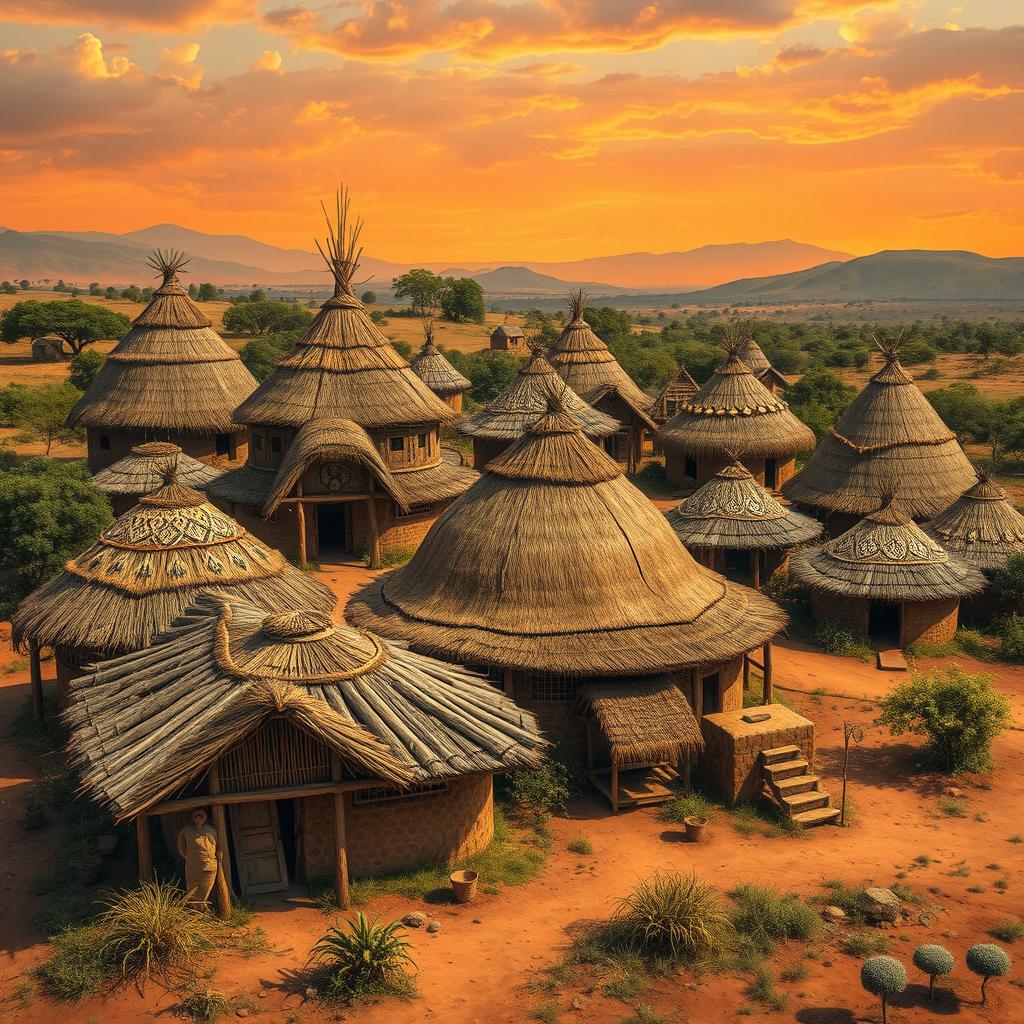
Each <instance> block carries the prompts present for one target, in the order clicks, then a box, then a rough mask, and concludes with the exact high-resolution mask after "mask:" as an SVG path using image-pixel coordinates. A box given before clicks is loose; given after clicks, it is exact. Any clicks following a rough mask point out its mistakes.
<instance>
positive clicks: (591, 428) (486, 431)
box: [458, 352, 619, 441]
mask: <svg viewBox="0 0 1024 1024" xmlns="http://www.w3.org/2000/svg"><path fill="white" fill-rule="evenodd" d="M552 402H557V403H559V404H560V405H561V408H562V409H563V410H564V411H565V412H567V413H568V414H569V415H570V416H571V417H572V418H573V419H574V420H576V422H577V423H579V425H580V426H581V427H582V428H583V433H584V434H586V435H587V437H591V438H602V437H608V436H610V435H611V434H614V433H615V431H616V430H618V429H619V421H618V420H616V419H614V418H613V417H611V416H608V415H606V414H605V413H603V412H598V411H597V410H596V409H592V408H591V407H590V406H589V405H587V403H586V402H584V401H583V399H582V398H580V397H579V395H577V394H576V392H575V391H573V390H572V388H570V387H569V385H568V384H566V383H565V381H564V380H562V378H561V377H559V376H558V374H557V373H555V369H554V367H553V366H552V365H551V364H550V363H549V362H548V361H547V359H545V358H544V355H543V354H542V353H540V352H534V354H533V357H532V358H531V359H530V361H529V362H528V363H527V364H526V365H525V366H524V367H522V369H520V371H519V373H518V374H517V375H516V376H515V377H514V378H513V379H512V381H510V382H509V385H508V387H506V388H505V390H504V391H502V392H501V394H499V395H497V396H496V397H494V398H492V399H491V400H490V401H489V402H488V403H487V404H486V405H485V406H484V408H483V409H482V410H481V411H480V412H475V413H473V414H472V415H471V416H464V417H463V418H462V419H461V420H460V421H459V424H458V429H459V431H460V432H461V433H463V434H468V435H469V436H471V437H485V438H488V439H490V440H495V441H514V440H516V439H517V438H520V437H522V436H523V434H525V433H526V431H527V430H529V428H530V427H532V426H533V425H534V423H536V422H537V420H539V419H540V418H541V417H542V416H544V415H546V414H547V412H548V410H549V408H550V407H551V403H552Z"/></svg>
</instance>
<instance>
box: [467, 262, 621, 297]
mask: <svg viewBox="0 0 1024 1024" xmlns="http://www.w3.org/2000/svg"><path fill="white" fill-rule="evenodd" d="M471 276H472V278H473V280H474V281H476V282H477V283H478V284H479V285H480V287H481V288H483V290H484V291H485V292H486V293H487V294H488V295H559V296H564V295H565V294H566V293H567V292H569V291H571V290H572V289H573V288H580V287H583V288H589V289H591V290H594V289H598V288H599V289H601V290H602V291H603V292H605V293H607V294H611V293H614V292H616V291H621V290H622V289H619V288H616V287H615V285H612V284H596V283H594V282H582V283H578V282H574V281H564V280H562V279H561V278H558V277H551V276H550V275H548V274H538V273H537V272H536V271H535V270H531V269H530V268H529V267H498V268H497V269H496V270H486V271H484V272H483V273H476V274H472V275H471Z"/></svg>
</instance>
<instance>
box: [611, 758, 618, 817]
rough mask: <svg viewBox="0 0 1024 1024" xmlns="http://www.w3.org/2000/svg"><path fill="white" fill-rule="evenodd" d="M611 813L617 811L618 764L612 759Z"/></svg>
mask: <svg viewBox="0 0 1024 1024" xmlns="http://www.w3.org/2000/svg"><path fill="white" fill-rule="evenodd" d="M611 790H612V814H618V813H619V766H618V765H617V764H616V763H615V761H612V774H611Z"/></svg>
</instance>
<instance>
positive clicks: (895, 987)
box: [860, 956, 907, 1024]
mask: <svg viewBox="0 0 1024 1024" xmlns="http://www.w3.org/2000/svg"><path fill="white" fill-rule="evenodd" d="M860 983H861V984H862V985H863V986H864V988H865V989H867V991H868V992H870V993H871V994H872V995H873V996H881V997H882V1024H885V1022H886V1016H885V1009H886V1003H887V1001H888V999H889V997H890V996H896V995H899V994H900V993H901V992H902V991H903V990H904V989H905V988H906V987H907V972H906V970H904V967H903V964H901V963H900V962H899V960H896V959H894V958H893V957H891V956H869V957H868V958H867V960H865V961H864V965H863V966H862V967H861V969H860Z"/></svg>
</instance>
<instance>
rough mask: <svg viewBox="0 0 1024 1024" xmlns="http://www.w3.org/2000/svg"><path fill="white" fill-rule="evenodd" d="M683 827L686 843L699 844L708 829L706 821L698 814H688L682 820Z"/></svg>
mask: <svg viewBox="0 0 1024 1024" xmlns="http://www.w3.org/2000/svg"><path fill="white" fill-rule="evenodd" d="M683 825H684V827H685V828H686V841H687V842H688V843H699V842H700V841H701V839H702V838H703V837H704V832H705V830H706V829H707V827H708V819H707V818H702V817H701V816H700V815H699V814H689V815H687V816H686V817H685V818H683Z"/></svg>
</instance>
